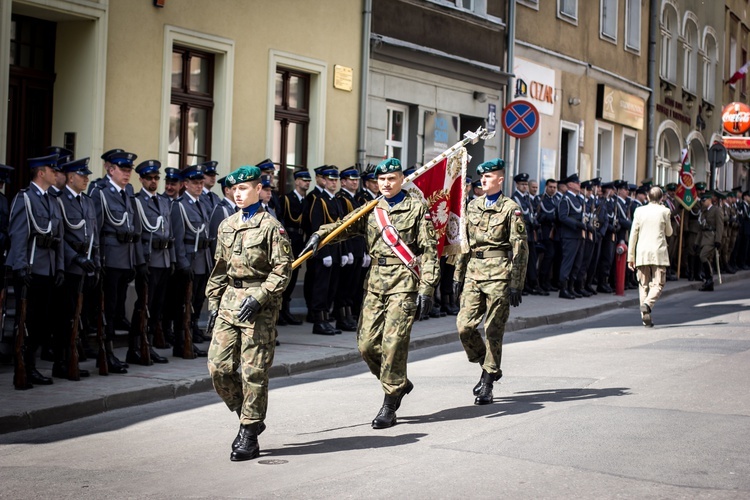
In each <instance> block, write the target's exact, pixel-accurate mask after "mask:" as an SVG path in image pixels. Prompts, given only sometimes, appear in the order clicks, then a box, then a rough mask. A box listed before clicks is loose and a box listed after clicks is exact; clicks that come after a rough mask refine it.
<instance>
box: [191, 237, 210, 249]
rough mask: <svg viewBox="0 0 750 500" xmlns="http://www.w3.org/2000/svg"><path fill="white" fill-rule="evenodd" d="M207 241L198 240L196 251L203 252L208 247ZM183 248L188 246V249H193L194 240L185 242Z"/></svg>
mask: <svg viewBox="0 0 750 500" xmlns="http://www.w3.org/2000/svg"><path fill="white" fill-rule="evenodd" d="M209 243H210V242H209V240H206V239H203V238H201V239H199V240H198V250H205V249H206V248H208V246H209ZM185 246H188V247H190V248H195V240H185Z"/></svg>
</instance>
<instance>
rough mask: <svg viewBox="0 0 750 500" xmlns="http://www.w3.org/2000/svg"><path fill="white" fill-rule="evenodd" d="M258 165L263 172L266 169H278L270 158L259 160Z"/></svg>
mask: <svg viewBox="0 0 750 500" xmlns="http://www.w3.org/2000/svg"><path fill="white" fill-rule="evenodd" d="M256 166H257V167H258V168H259V169H260V170H261V172H263V171H266V170H276V167H275V166H274V164H273V162H272V161H271V159H270V158H266V159H265V160H261V161H259V162H258V163H256Z"/></svg>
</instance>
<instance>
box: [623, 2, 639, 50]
mask: <svg viewBox="0 0 750 500" xmlns="http://www.w3.org/2000/svg"><path fill="white" fill-rule="evenodd" d="M625 48H627V49H631V50H634V51H636V52H640V51H641V0H625Z"/></svg>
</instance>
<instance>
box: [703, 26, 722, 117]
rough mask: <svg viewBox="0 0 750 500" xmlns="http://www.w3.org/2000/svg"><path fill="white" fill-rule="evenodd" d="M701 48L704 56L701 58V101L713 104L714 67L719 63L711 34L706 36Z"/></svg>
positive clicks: (717, 52)
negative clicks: (703, 49) (703, 50)
mask: <svg viewBox="0 0 750 500" xmlns="http://www.w3.org/2000/svg"><path fill="white" fill-rule="evenodd" d="M703 47H704V48H705V55H704V56H703V99H704V100H705V101H707V102H710V103H713V102H714V93H715V91H716V66H717V64H718V61H719V51H718V47H717V45H716V38H714V37H713V36H712V35H711V34H706V38H705V40H704V41H703Z"/></svg>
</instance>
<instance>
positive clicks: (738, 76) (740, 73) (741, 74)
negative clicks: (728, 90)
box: [727, 61, 750, 85]
mask: <svg viewBox="0 0 750 500" xmlns="http://www.w3.org/2000/svg"><path fill="white" fill-rule="evenodd" d="M748 67H750V61H748V62H746V63H745V64H743V65H742V67H741V68H740V69H738V70H737V71H735V72H734V74H733V75H732V76H731V77H729V80H727V85H731V84H733V83H736V82H738V81H740V80H742V79H743V78H745V77H746V76H747V70H748Z"/></svg>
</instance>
